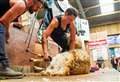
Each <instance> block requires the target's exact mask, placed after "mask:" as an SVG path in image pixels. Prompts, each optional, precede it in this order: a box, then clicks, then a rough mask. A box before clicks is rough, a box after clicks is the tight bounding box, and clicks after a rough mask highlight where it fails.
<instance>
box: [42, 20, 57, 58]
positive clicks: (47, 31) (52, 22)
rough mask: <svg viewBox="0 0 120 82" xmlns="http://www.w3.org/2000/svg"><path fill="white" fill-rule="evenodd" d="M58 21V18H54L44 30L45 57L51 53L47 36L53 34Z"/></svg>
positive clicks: (43, 46)
mask: <svg viewBox="0 0 120 82" xmlns="http://www.w3.org/2000/svg"><path fill="white" fill-rule="evenodd" d="M57 25H58V22H57V21H56V18H53V20H52V21H51V23H50V24H49V26H48V27H47V29H46V30H45V31H44V32H43V35H42V48H43V54H44V56H45V57H47V56H48V55H49V53H48V46H47V38H48V36H50V35H51V33H52V32H53V30H54V29H55V28H56V27H57Z"/></svg>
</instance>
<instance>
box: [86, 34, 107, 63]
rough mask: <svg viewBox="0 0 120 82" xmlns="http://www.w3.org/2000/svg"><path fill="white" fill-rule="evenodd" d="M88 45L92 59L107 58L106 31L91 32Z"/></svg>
mask: <svg viewBox="0 0 120 82" xmlns="http://www.w3.org/2000/svg"><path fill="white" fill-rule="evenodd" d="M88 45H89V48H90V51H91V52H92V53H91V55H92V56H93V60H94V61H96V60H107V59H108V44H107V32H97V33H92V34H91V38H90V40H89V43H88Z"/></svg>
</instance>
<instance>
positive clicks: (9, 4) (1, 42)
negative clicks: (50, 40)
mask: <svg viewBox="0 0 120 82" xmlns="http://www.w3.org/2000/svg"><path fill="white" fill-rule="evenodd" d="M42 6H43V1H42V0H0V77H1V76H5V77H6V78H21V77H22V76H23V74H22V73H20V72H15V71H14V70H12V69H11V68H10V66H9V62H8V58H7V56H6V52H5V41H6V42H7V41H8V39H9V24H10V22H11V21H13V20H14V19H15V18H16V17H18V16H20V15H21V14H23V13H24V12H25V11H27V10H29V11H30V13H32V12H36V11H38V10H39V9H40V8H42Z"/></svg>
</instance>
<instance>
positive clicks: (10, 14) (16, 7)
mask: <svg viewBox="0 0 120 82" xmlns="http://www.w3.org/2000/svg"><path fill="white" fill-rule="evenodd" d="M25 10H26V6H25V4H24V2H23V3H19V2H17V3H14V4H13V6H12V7H11V8H10V9H9V10H8V11H7V12H6V13H5V14H4V15H3V16H2V17H1V18H0V19H1V22H2V23H3V24H4V25H5V26H6V28H7V29H8V28H9V24H10V22H11V21H13V20H14V19H15V18H16V17H18V16H19V15H21V14H22V13H23V12H24V11H25Z"/></svg>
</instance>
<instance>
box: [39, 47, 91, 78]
mask: <svg viewBox="0 0 120 82" xmlns="http://www.w3.org/2000/svg"><path fill="white" fill-rule="evenodd" d="M89 70H90V57H89V55H88V54H87V52H86V51H84V50H82V49H75V50H71V51H69V52H63V53H59V54H57V55H56V56H55V57H53V59H52V61H51V62H50V64H49V65H48V67H47V68H46V69H45V70H43V71H41V72H40V74H41V75H50V76H57V75H61V76H65V75H77V74H86V73H89Z"/></svg>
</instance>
